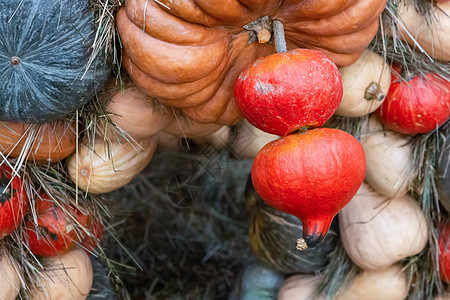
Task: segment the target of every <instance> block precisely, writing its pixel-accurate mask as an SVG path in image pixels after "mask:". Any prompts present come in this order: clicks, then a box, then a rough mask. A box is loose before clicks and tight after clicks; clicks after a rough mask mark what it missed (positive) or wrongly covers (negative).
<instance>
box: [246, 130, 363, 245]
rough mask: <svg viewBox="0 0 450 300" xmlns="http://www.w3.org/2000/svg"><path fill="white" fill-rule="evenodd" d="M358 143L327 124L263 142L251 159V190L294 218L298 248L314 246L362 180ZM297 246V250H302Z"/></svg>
mask: <svg viewBox="0 0 450 300" xmlns="http://www.w3.org/2000/svg"><path fill="white" fill-rule="evenodd" d="M365 171H366V162H365V156H364V150H363V148H362V146H361V144H360V143H359V142H358V141H357V140H356V139H355V138H354V137H353V136H352V135H350V134H348V133H346V132H344V131H341V130H338V129H330V128H319V129H314V130H308V131H305V132H301V133H298V134H291V135H288V136H286V137H283V138H281V139H279V140H275V141H273V142H270V143H268V144H267V145H266V146H264V148H263V149H262V150H261V151H260V152H259V153H258V155H257V156H256V157H255V160H254V162H253V166H252V180H253V185H254V187H255V190H256V192H257V193H258V194H259V195H260V196H261V197H262V198H263V199H264V200H265V201H266V202H267V203H268V204H269V205H271V206H272V207H274V208H276V209H278V210H281V211H284V212H286V213H288V214H291V215H294V216H296V217H298V218H299V219H300V220H301V221H302V224H303V239H304V240H301V239H299V240H298V245H297V247H298V249H300V250H303V249H305V248H306V247H305V241H306V246H307V247H315V246H317V245H318V244H319V243H320V242H321V241H322V240H323V238H324V236H325V234H326V233H327V231H328V229H329V227H330V224H331V221H332V220H333V218H334V216H335V215H336V214H337V213H338V212H339V211H340V210H341V209H342V208H343V207H344V206H345V205H346V204H347V203H348V202H349V201H350V200H351V198H352V197H353V196H354V195H355V194H356V192H357V191H358V188H359V187H360V186H361V184H362V182H363V180H364V174H365ZM302 248H303V249H302Z"/></svg>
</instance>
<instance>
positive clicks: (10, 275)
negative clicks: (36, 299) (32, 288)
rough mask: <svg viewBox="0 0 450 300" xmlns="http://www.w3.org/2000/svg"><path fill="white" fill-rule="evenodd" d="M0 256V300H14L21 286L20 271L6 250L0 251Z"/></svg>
mask: <svg viewBox="0 0 450 300" xmlns="http://www.w3.org/2000/svg"><path fill="white" fill-rule="evenodd" d="M3 251H4V252H3ZM0 254H1V256H0V299H1V300H15V299H16V297H17V295H19V291H20V288H21V286H22V282H21V278H23V274H22V270H20V269H19V266H18V264H17V262H16V261H15V260H14V258H12V257H11V256H9V255H8V254H7V252H6V250H4V249H2V250H0Z"/></svg>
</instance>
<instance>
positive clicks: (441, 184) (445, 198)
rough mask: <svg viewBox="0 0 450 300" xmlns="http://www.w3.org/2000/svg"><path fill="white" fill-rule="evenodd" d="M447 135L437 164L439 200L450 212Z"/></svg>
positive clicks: (449, 167)
mask: <svg viewBox="0 0 450 300" xmlns="http://www.w3.org/2000/svg"><path fill="white" fill-rule="evenodd" d="M449 132H450V131H449V130H448V131H447V134H446V140H445V144H444V147H443V149H442V152H441V154H440V157H439V161H438V164H437V170H436V174H437V176H436V177H437V181H436V187H437V190H438V193H439V200H440V201H441V203H442V205H443V206H444V208H445V209H446V210H447V211H448V212H450V184H449V182H450V134H449Z"/></svg>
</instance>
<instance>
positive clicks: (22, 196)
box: [0, 165, 28, 240]
mask: <svg viewBox="0 0 450 300" xmlns="http://www.w3.org/2000/svg"><path fill="white" fill-rule="evenodd" d="M27 208H28V196H27V193H26V191H25V188H24V185H23V181H22V179H20V178H19V177H18V176H17V174H14V173H13V170H11V168H9V167H7V166H5V165H2V166H0V240H1V239H3V238H4V237H5V236H7V235H8V234H10V233H12V232H13V231H14V230H15V229H16V228H17V227H18V226H19V224H20V223H21V222H22V220H23V217H24V215H25V213H26V211H27Z"/></svg>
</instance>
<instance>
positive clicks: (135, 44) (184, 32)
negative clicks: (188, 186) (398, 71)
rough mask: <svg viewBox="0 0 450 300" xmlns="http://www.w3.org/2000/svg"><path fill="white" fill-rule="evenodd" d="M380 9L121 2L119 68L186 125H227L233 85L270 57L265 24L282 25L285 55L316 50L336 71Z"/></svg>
mask: <svg viewBox="0 0 450 300" xmlns="http://www.w3.org/2000/svg"><path fill="white" fill-rule="evenodd" d="M385 3H386V0H283V1H279V0H264V1H261V0H259V1H258V0H240V1H237V0H222V1H217V0H178V1H172V0H158V1H156V0H128V1H127V2H126V4H125V7H123V8H122V9H121V10H119V12H118V14H117V27H118V29H119V33H120V35H121V41H122V45H123V53H122V54H123V57H122V60H123V65H124V67H125V68H126V69H127V71H128V73H129V74H130V75H131V77H132V79H133V81H134V82H135V83H136V84H137V85H138V86H140V87H141V88H143V89H144V91H145V92H146V93H147V94H148V95H151V96H154V97H156V98H157V99H158V100H160V101H161V102H162V103H164V104H166V105H171V106H175V107H179V108H181V109H182V111H183V112H184V114H185V115H186V116H188V117H189V118H191V119H192V120H194V121H197V122H202V123H218V124H232V123H236V122H237V121H238V120H239V119H240V118H241V115H240V112H239V109H238V108H237V106H236V104H235V103H234V100H233V87H234V83H235V80H236V77H237V76H238V75H239V73H241V71H242V70H243V69H244V67H246V66H247V65H248V64H250V63H251V62H253V61H254V60H255V59H256V58H258V57H261V56H266V55H269V54H271V53H274V52H275V49H274V47H273V45H271V44H268V43H267V42H268V41H270V39H271V32H270V31H271V28H272V26H271V20H273V19H277V20H280V21H281V22H282V23H283V24H284V28H285V33H286V40H287V48H288V50H291V49H294V48H299V47H306V48H313V49H318V50H321V51H323V52H324V53H325V54H326V55H328V56H329V57H330V58H331V59H332V60H333V62H335V63H336V64H337V65H338V66H340V67H343V66H347V65H350V64H352V63H353V62H355V61H356V60H357V59H358V58H359V56H360V55H361V53H362V52H363V51H364V49H365V48H366V46H367V45H368V44H369V42H370V41H371V40H372V38H373V37H374V35H375V33H376V31H377V29H378V16H379V15H380V13H381V12H382V10H383V9H384V6H385ZM266 16H268V18H265V17H266ZM254 21H257V23H258V22H259V25H260V26H259V27H258V24H255V23H254ZM250 23H252V24H250ZM244 26H245V28H246V29H244ZM256 37H257V38H258V41H259V43H254V42H253V41H254V40H256Z"/></svg>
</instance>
